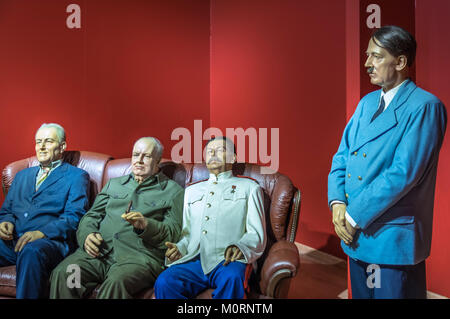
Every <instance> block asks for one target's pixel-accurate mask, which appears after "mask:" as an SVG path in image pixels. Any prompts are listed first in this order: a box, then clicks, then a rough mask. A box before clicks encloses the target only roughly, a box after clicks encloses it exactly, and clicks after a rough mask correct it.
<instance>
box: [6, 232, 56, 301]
mask: <svg viewBox="0 0 450 319" xmlns="http://www.w3.org/2000/svg"><path fill="white" fill-rule="evenodd" d="M16 243H17V240H10V241H5V240H2V239H0V267H3V266H11V265H16V298H30V299H37V298H47V297H48V289H49V278H50V273H51V272H52V270H53V268H55V267H56V265H58V263H59V262H60V261H61V260H62V259H63V258H64V256H63V255H62V253H61V245H62V244H60V243H58V242H55V241H53V240H50V239H48V238H41V239H38V240H35V241H33V242H31V243H28V244H26V245H25V246H24V247H23V248H22V250H21V251H20V252H17V253H16V252H14V247H15V245H16Z"/></svg>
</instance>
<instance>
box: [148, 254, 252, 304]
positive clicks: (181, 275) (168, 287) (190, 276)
mask: <svg viewBox="0 0 450 319" xmlns="http://www.w3.org/2000/svg"><path fill="white" fill-rule="evenodd" d="M223 262H224V261H222V262H221V263H220V264H219V265H217V266H216V267H215V268H214V269H213V270H212V271H211V272H210V273H208V274H206V275H205V274H204V273H203V270H202V266H201V264H200V258H199V257H196V258H195V259H193V260H191V261H188V262H185V263H182V264H178V265H173V266H171V267H169V268H168V269H166V270H165V271H163V272H162V273H161V274H160V275H159V276H158V278H157V279H156V282H155V297H156V299H187V298H195V297H196V296H197V295H198V294H199V293H201V292H202V291H203V290H205V289H208V288H213V289H214V292H213V293H212V297H213V298H214V299H242V298H244V279H245V268H246V266H247V265H246V264H244V263H241V262H237V261H235V262H231V263H229V264H228V265H227V266H223Z"/></svg>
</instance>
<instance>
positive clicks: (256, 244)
mask: <svg viewBox="0 0 450 319" xmlns="http://www.w3.org/2000/svg"><path fill="white" fill-rule="evenodd" d="M247 207H248V210H247V219H246V225H245V228H246V232H245V234H244V236H242V238H241V239H240V240H239V241H238V242H236V243H234V245H236V246H237V247H238V248H239V249H240V250H241V252H242V253H243V255H244V257H245V260H246V262H247V263H253V262H254V261H255V260H256V259H258V258H259V257H260V256H261V255H262V254H263V252H264V248H265V247H266V219H265V214H264V201H263V191H262V189H261V187H259V186H258V187H254V188H253V189H252V191H251V193H250V196H249V198H248V205H247Z"/></svg>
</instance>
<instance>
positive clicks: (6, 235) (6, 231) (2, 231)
mask: <svg viewBox="0 0 450 319" xmlns="http://www.w3.org/2000/svg"><path fill="white" fill-rule="evenodd" d="M13 231H14V224H13V223H11V222H2V223H0V238H1V239H3V240H12V239H13Z"/></svg>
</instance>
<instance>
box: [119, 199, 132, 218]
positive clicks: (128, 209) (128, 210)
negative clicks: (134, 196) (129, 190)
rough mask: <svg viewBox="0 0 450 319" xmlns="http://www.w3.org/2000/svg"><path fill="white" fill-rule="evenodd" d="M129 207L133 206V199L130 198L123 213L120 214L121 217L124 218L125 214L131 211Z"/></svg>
mask: <svg viewBox="0 0 450 319" xmlns="http://www.w3.org/2000/svg"><path fill="white" fill-rule="evenodd" d="M131 207H133V201H132V200H130V203H129V204H128V208H127V210H126V211H125V213H123V214H122V216H121V217H122V218H124V217H125V215H126V214H128V213H129V212H130V211H131Z"/></svg>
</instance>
